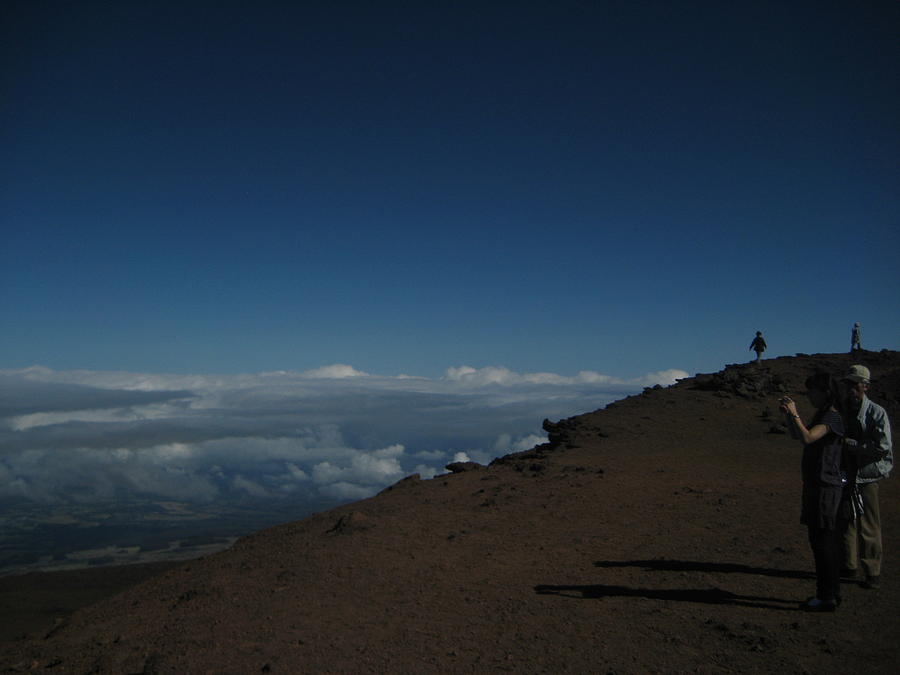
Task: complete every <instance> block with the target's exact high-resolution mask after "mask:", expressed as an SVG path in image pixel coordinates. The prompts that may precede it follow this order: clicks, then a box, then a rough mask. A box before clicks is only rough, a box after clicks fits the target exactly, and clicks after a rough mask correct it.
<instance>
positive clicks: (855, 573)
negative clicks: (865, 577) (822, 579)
mask: <svg viewBox="0 0 900 675" xmlns="http://www.w3.org/2000/svg"><path fill="white" fill-rule="evenodd" d="M858 578H859V570H856V569H851V568H849V567H842V568H841V579H846V580H847V581H856V580H857V579H858Z"/></svg>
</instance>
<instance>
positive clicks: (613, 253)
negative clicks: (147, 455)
mask: <svg viewBox="0 0 900 675" xmlns="http://www.w3.org/2000/svg"><path fill="white" fill-rule="evenodd" d="M0 11H2V24H3V28H2V31H3V34H2V36H0V37H2V52H0V54H2V99H3V102H2V103H0V114H2V118H0V119H2V130H0V134H2V136H0V141H2V145H3V147H4V152H3V155H4V158H3V160H2V162H0V166H2V169H0V170H2V173H0V182H2V187H0V199H2V212H0V218H2V223H3V230H4V235H3V242H4V246H3V251H2V253H0V265H2V272H0V284H2V287H0V303H2V307H3V311H4V314H5V315H6V317H7V320H8V326H6V327H5V329H4V330H3V331H2V337H0V354H2V355H3V358H2V360H0V368H4V367H6V368H13V367H23V366H28V365H31V364H34V363H40V364H43V365H47V366H49V367H54V368H93V369H129V370H149V371H154V370H155V371H171V372H241V371H255V370H273V369H280V368H285V369H304V368H313V367H317V366H320V365H324V364H328V363H335V362H341V363H351V364H353V365H354V366H356V367H358V368H361V369H363V370H366V371H373V372H381V373H399V372H411V373H415V374H434V373H438V372H441V371H442V370H443V369H444V368H446V367H449V366H454V365H460V364H463V363H466V364H471V365H474V366H483V365H490V364H496V365H505V366H508V367H510V368H513V369H514V370H520V371H528V370H531V371H534V370H554V371H558V372H567V373H572V372H577V371H578V370H580V369H588V368H590V369H593V370H597V371H600V372H608V373H610V374H613V375H617V376H625V375H637V374H639V373H642V372H645V371H649V370H658V369H662V368H684V369H686V370H688V371H696V370H714V369H718V368H719V367H720V366H721V364H722V363H724V362H731V361H734V360H739V359H742V358H744V357H745V355H746V354H747V352H746V349H747V344H749V341H750V338H751V337H752V335H753V332H754V331H755V330H758V329H762V330H764V331H766V334H767V336H769V339H770V344H771V345H772V347H773V355H774V354H775V353H793V352H795V351H837V350H843V349H845V348H846V347H847V346H848V345H849V342H848V340H849V329H850V325H851V324H852V322H853V321H855V320H858V321H861V322H862V323H863V326H864V331H865V332H864V335H865V336H867V337H870V344H871V346H873V347H876V346H877V347H878V348H881V347H891V348H896V346H897V345H896V337H897V321H896V317H897V316H898V311H897V310H898V309H900V307H898V301H897V292H896V291H897V281H898V275H897V272H896V264H895V263H894V260H895V258H896V256H897V254H898V252H900V251H898V246H897V234H896V232H897V225H898V213H900V208H898V196H897V195H898V187H900V185H898V169H897V157H898V156H900V154H898V151H900V131H898V125H897V121H896V120H897V119H898V98H900V97H898V82H900V79H898V63H900V59H898V46H897V42H898V41H897V39H896V38H897V34H898V31H897V29H898V28H900V21H898V15H900V9H898V5H897V4H896V3H892V2H863V3H850V2H787V3H785V2H683V3H682V2H558V3H549V2H548V3H532V2H478V3H466V2H463V3H443V2H438V3H417V2H407V3H402V2H340V1H337V2H295V3H290V2H253V3H251V2H241V3H239V2H191V1H187V2H128V1H124V2H77V3H68V2H39V1H38V2H9V3H5V4H4V7H3V9H2V10H0ZM848 259H850V260H852V261H854V262H855V264H854V265H853V267H852V270H849V271H848V264H847V262H848ZM835 308H838V309H835Z"/></svg>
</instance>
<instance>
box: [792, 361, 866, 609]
mask: <svg viewBox="0 0 900 675" xmlns="http://www.w3.org/2000/svg"><path fill="white" fill-rule="evenodd" d="M806 389H807V394H808V396H809V400H810V402H811V403H812V404H813V405H814V406H815V408H816V413H815V415H813V418H812V421H811V422H810V424H809V426H808V427H807V425H806V424H804V422H803V420H802V419H801V417H800V415H799V414H798V412H797V405H796V403H794V401H793V400H791V398H790V397H787V396H786V397H784V398H782V399H781V410H782V411H783V412H784V413H785V414H787V415H788V416H789V417H790V423H791V424H793V426H794V429H795V430H796V432H797V434H796V435H797V437H799V439H800V440H802V441H803V460H802V463H801V471H802V474H803V502H802V503H803V508H802V514H801V519H800V520H801V522H802V523H804V524H805V525H806V527H807V531H808V533H809V544H810V547H811V548H812V552H813V558H814V559H815V563H816V595H815V597H813V598H810V599H809V600H807V601H806V602H804V603H803V604H801V605H800V607H801V609H804V610H806V611H809V612H833V611H834V610H835V609H836V608H837V606H838V605H839V604H840V603H841V586H840V569H841V541H842V538H843V535H844V530H845V529H846V528H847V515H846V514H847V509H846V500H847V499H848V498H849V488H850V487H852V485H853V482H854V481H855V476H848V467H846V466H845V464H844V461H843V455H842V452H841V449H842V446H843V438H844V422H843V419H842V418H841V414H840V409H841V394H840V389H839V388H838V383H837V381H836V380H835V379H834V378H832V377H831V376H830V375H828V373H816V374H815V375H813V376H811V377H809V378H807V380H806Z"/></svg>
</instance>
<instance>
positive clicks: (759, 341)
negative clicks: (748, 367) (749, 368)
mask: <svg viewBox="0 0 900 675" xmlns="http://www.w3.org/2000/svg"><path fill="white" fill-rule="evenodd" d="M767 346H768V345H766V341H765V340H764V339H763V336H762V332H761V331H756V337H755V338H753V342H751V343H750V349H752V350H753V351H755V352H756V362H757V363H759V359H760V357H761V356H762V353H763V352H764V351H766V347H767Z"/></svg>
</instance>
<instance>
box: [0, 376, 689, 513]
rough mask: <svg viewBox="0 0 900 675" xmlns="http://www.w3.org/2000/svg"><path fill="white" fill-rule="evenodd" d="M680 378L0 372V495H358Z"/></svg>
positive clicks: (497, 449) (57, 498)
mask: <svg viewBox="0 0 900 675" xmlns="http://www.w3.org/2000/svg"><path fill="white" fill-rule="evenodd" d="M686 376H687V373H684V372H682V371H679V370H669V371H664V372H659V373H650V374H647V375H644V376H642V377H638V378H635V379H633V380H628V381H624V380H617V379H614V378H611V377H609V376H606V375H602V374H600V373H594V372H588V371H585V372H581V373H579V374H578V375H577V376H575V377H565V376H561V375H556V374H553V373H527V374H522V373H515V372H513V371H510V370H508V369H506V368H501V367H494V366H490V367H485V368H472V367H469V366H461V367H457V368H450V369H448V370H447V372H446V374H445V376H444V377H441V378H437V379H427V378H419V377H409V376H396V377H388V376H378V375H370V374H367V373H364V372H361V371H359V370H356V369H355V368H353V367H352V366H349V365H343V364H335V365H331V366H325V367H323V368H319V369H317V370H314V371H308V372H303V373H296V372H274V373H260V374H252V375H231V376H214V375H208V376H207V375H160V374H141V373H125V372H102V371H53V370H49V369H46V368H41V367H33V368H28V369H24V370H15V371H0V500H6V501H9V500H12V501H20V500H29V501H34V502H47V503H57V502H67V501H74V502H81V503H86V502H93V501H106V500H109V499H115V498H121V497H131V496H139V497H150V498H164V499H174V500H183V501H192V502H200V503H213V502H216V501H218V500H234V499H257V500H258V499H284V498H302V499H308V500H316V499H327V498H330V499H341V500H350V499H359V498H363V497H368V496H370V495H372V494H374V493H376V492H377V491H379V490H380V489H382V488H384V487H385V486H387V485H390V484H392V483H394V482H396V481H397V480H399V479H401V478H403V477H404V476H406V475H409V474H411V473H419V474H421V475H422V477H424V478H430V477H432V476H434V475H436V474H438V473H441V472H442V471H443V467H444V466H445V465H446V464H447V463H448V462H451V461H458V460H460V459H471V460H474V461H478V462H488V461H490V460H491V459H493V458H494V457H497V456H500V455H503V454H506V453H508V452H515V451H519V450H526V449H528V448H530V447H533V446H534V445H536V444H538V443H541V442H543V441H544V438H545V437H544V435H543V432H542V431H541V427H540V425H541V421H542V420H543V419H544V418H545V417H549V418H551V419H559V418H561V417H568V416H571V415H575V414H578V413H581V412H585V411H589V410H595V409H597V408H600V407H602V406H604V405H605V404H607V403H609V402H610V401H612V400H615V399H618V398H621V397H622V396H624V395H627V394H630V393H634V392H636V391H639V390H640V389H641V388H642V387H644V386H650V385H653V384H657V383H660V384H671V383H672V382H674V381H675V380H676V379H678V378H681V377H686Z"/></svg>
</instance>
